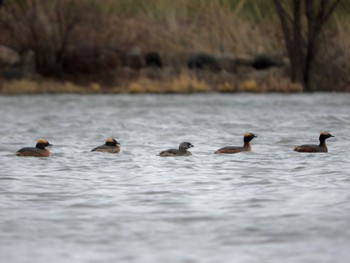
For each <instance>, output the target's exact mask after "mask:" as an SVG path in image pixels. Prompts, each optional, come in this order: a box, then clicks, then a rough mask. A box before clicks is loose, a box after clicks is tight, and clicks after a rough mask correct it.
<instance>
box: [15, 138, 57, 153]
mask: <svg viewBox="0 0 350 263" xmlns="http://www.w3.org/2000/svg"><path fill="white" fill-rule="evenodd" d="M47 146H52V144H50V143H49V142H48V141H47V140H45V139H38V140H37V141H36V145H35V147H24V148H22V149H19V150H18V151H17V152H16V155H17V156H33V157H49V156H50V155H51V153H50V151H49V150H47V149H46V148H45V147H47Z"/></svg>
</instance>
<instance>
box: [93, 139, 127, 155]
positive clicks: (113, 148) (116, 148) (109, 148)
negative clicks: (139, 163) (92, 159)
mask: <svg viewBox="0 0 350 263" xmlns="http://www.w3.org/2000/svg"><path fill="white" fill-rule="evenodd" d="M121 150H122V149H121V147H120V143H119V142H117V141H116V140H115V139H114V138H112V137H109V138H107V139H106V142H105V144H103V145H100V146H97V147H96V148H94V149H92V150H91V151H92V152H107V153H120V152H121Z"/></svg>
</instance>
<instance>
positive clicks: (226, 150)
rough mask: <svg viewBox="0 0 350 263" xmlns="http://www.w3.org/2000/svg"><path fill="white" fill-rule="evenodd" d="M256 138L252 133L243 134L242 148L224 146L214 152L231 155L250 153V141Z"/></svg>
mask: <svg viewBox="0 0 350 263" xmlns="http://www.w3.org/2000/svg"><path fill="white" fill-rule="evenodd" d="M255 137H257V136H256V135H255V134H253V133H245V134H244V135H243V142H244V144H243V146H226V147H223V148H220V149H219V150H217V151H215V153H216V154H231V153H239V152H250V151H251V150H252V147H251V146H250V141H251V140H253V139H254V138H255Z"/></svg>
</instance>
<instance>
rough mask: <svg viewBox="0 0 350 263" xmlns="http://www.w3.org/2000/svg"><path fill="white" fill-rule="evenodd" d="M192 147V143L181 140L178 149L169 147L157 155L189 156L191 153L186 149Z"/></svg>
mask: <svg viewBox="0 0 350 263" xmlns="http://www.w3.org/2000/svg"><path fill="white" fill-rule="evenodd" d="M191 147H193V145H192V144H191V143H189V142H182V143H181V144H180V145H179V149H178V150H177V149H169V150H166V151H162V152H160V153H159V156H162V157H175V156H190V155H192V153H191V152H190V151H187V149H189V148H191Z"/></svg>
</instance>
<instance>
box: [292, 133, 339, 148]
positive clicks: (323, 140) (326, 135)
mask: <svg viewBox="0 0 350 263" xmlns="http://www.w3.org/2000/svg"><path fill="white" fill-rule="evenodd" d="M330 137H334V136H333V135H332V134H330V133H329V132H321V133H320V137H319V140H320V144H319V145H316V144H303V145H299V146H297V147H295V148H294V151H296V152H304V153H326V152H328V148H327V145H326V140H327V139H328V138H330Z"/></svg>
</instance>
